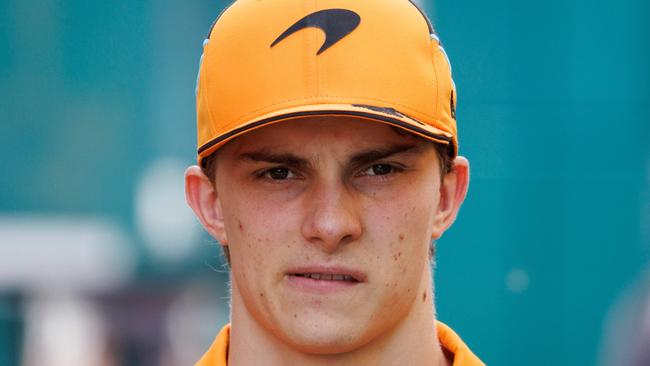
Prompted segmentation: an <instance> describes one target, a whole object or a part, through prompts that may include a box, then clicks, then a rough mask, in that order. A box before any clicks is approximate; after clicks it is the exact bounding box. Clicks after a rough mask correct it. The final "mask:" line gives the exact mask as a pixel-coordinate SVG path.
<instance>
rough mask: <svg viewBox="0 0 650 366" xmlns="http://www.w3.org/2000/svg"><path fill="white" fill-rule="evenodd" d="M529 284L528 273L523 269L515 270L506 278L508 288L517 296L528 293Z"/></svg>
mask: <svg viewBox="0 0 650 366" xmlns="http://www.w3.org/2000/svg"><path fill="white" fill-rule="evenodd" d="M528 283H529V279H528V272H526V271H525V270H523V269H519V268H513V269H512V270H511V271H510V272H508V275H507V276H506V287H507V288H508V290H510V292H513V293H516V294H520V293H522V292H524V291H526V289H528Z"/></svg>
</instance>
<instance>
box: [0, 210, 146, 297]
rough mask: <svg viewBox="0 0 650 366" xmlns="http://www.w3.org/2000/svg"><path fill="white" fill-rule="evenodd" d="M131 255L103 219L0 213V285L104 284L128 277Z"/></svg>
mask: <svg viewBox="0 0 650 366" xmlns="http://www.w3.org/2000/svg"><path fill="white" fill-rule="evenodd" d="M134 256H135V254H134V253H133V251H132V249H131V246H130V243H129V241H128V240H127V238H126V236H125V235H124V233H123V232H122V231H121V230H120V229H119V227H118V226H117V225H115V224H114V223H113V222H111V221H109V220H104V219H100V218H85V217H73V216H42V215H41V216H39V215H34V216H29V215H21V216H0V289H2V288H22V289H27V290H36V289H48V291H50V290H54V289H59V290H91V291H102V290H107V289H111V288H115V287H118V286H120V285H122V284H124V283H125V282H127V281H128V280H129V279H130V278H131V276H132V273H133V269H134V266H135V257H134Z"/></svg>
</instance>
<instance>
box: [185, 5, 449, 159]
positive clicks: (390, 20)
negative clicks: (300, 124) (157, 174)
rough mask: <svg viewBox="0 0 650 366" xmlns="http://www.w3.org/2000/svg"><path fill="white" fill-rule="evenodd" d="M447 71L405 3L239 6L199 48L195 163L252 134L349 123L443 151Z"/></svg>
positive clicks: (433, 38) (436, 45)
mask: <svg viewBox="0 0 650 366" xmlns="http://www.w3.org/2000/svg"><path fill="white" fill-rule="evenodd" d="M455 99H456V90H455V85H454V82H453V80H452V77H451V66H450V64H449V60H448V58H447V55H446V53H445V51H444V49H443V48H442V45H441V43H440V40H439V38H438V36H437V35H436V32H435V31H434V29H433V26H432V25H431V22H430V21H429V19H428V18H427V17H426V15H425V14H424V12H422V11H421V10H420V8H419V7H418V6H417V5H415V3H413V2H411V1H410V0H381V1H377V0H318V1H317V0H272V1H270V0H266V1H265V0H237V1H235V2H234V3H233V4H232V5H230V7H228V8H227V9H226V10H225V11H224V12H223V13H222V14H221V15H220V16H219V18H217V20H216V21H215V23H214V24H213V26H212V29H211V30H210V32H209V34H208V38H207V39H206V40H205V41H204V42H203V55H202V56H201V65H200V67H199V75H198V78H197V87H196V109H197V129H198V160H199V164H201V163H202V160H203V159H204V158H205V157H206V156H209V155H210V154H212V153H213V152H214V151H215V150H217V149H218V148H219V147H220V146H223V144H225V143H226V142H228V141H229V140H231V139H233V138H236V137H237V136H239V135H241V134H244V133H246V132H249V131H252V130H254V129H256V128H260V127H262V126H266V125H269V124H272V123H277V122H280V121H286V120H290V119H296V118H301V117H305V116H353V117H358V118H362V119H366V120H370V121H376V122H381V123H386V124H390V125H393V126H396V127H399V128H402V129H404V130H407V131H409V132H412V133H414V134H416V135H419V136H421V137H424V138H426V139H430V140H433V141H436V142H439V143H443V144H448V145H449V154H450V156H451V157H454V156H456V154H457V152H458V139H457V134H456V132H457V131H456V116H455V104H456V100H455Z"/></svg>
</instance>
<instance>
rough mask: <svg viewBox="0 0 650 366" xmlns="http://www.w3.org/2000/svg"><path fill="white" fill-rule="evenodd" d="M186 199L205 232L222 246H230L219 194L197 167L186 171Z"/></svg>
mask: <svg viewBox="0 0 650 366" xmlns="http://www.w3.org/2000/svg"><path fill="white" fill-rule="evenodd" d="M185 199H186V200H187V204H188V205H189V206H190V207H191V208H192V211H194V214H195V215H196V217H197V218H198V219H199V221H200V222H201V224H202V225H203V227H204V228H205V230H207V231H208V233H210V235H212V237H213V238H215V239H217V241H219V243H220V244H221V245H228V237H227V235H226V230H225V226H224V222H223V211H222V209H221V201H220V200H219V194H218V192H217V189H216V187H215V185H213V184H212V182H211V181H210V179H208V177H206V176H205V174H203V171H202V170H201V168H199V167H198V166H196V165H194V166H191V167H189V168H187V170H186V171H185Z"/></svg>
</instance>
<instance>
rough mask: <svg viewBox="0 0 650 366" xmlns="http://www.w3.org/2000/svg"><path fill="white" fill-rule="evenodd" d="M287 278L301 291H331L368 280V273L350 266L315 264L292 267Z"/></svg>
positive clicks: (350, 286) (287, 273)
mask: <svg viewBox="0 0 650 366" xmlns="http://www.w3.org/2000/svg"><path fill="white" fill-rule="evenodd" d="M286 279H287V280H288V283H289V284H290V285H291V286H292V287H294V288H296V289H299V290H301V291H308V292H312V293H313V292H317V293H331V292H333V291H343V290H346V289H351V288H354V287H356V286H357V285H360V284H362V283H364V282H366V275H365V274H364V273H362V272H359V271H356V270H352V269H349V268H342V267H322V266H313V267H301V268H292V269H290V270H289V271H287V272H286Z"/></svg>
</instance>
